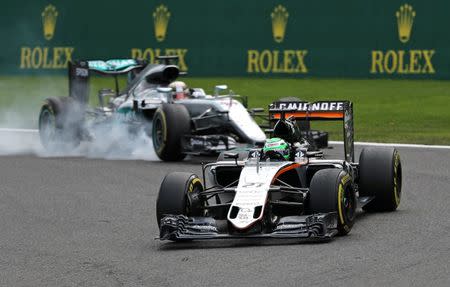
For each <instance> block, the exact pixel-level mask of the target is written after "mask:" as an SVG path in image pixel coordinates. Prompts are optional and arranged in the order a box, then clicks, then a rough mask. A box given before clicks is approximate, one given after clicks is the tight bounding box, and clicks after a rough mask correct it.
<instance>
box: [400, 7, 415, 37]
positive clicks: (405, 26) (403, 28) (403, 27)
mask: <svg viewBox="0 0 450 287" xmlns="http://www.w3.org/2000/svg"><path fill="white" fill-rule="evenodd" d="M395 16H397V25H398V37H399V39H400V42H402V43H406V42H408V41H409V37H411V29H412V26H413V22H414V17H416V11H414V10H413V7H412V6H411V5H408V4H404V5H402V6H400V9H399V10H398V11H397V13H395Z"/></svg>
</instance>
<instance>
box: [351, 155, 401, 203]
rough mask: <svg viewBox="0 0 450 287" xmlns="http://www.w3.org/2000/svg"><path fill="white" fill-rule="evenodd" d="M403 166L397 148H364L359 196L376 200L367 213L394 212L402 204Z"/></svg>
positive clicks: (360, 164) (360, 162)
mask: <svg viewBox="0 0 450 287" xmlns="http://www.w3.org/2000/svg"><path fill="white" fill-rule="evenodd" d="M401 191H402V164H401V160H400V155H399V153H398V151H397V150H396V149H395V148H364V149H363V150H362V152H361V155H360V157H359V194H360V196H374V197H375V198H374V199H373V200H372V201H370V202H369V203H368V204H367V205H365V206H363V210H365V211H394V210H396V209H397V207H398V206H399V204H400V198H401Z"/></svg>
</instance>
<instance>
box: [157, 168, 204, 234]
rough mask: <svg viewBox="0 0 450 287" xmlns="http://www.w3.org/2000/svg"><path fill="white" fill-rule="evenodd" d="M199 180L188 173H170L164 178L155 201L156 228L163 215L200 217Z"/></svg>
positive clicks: (201, 206) (201, 211) (201, 208)
mask: <svg viewBox="0 0 450 287" xmlns="http://www.w3.org/2000/svg"><path fill="white" fill-rule="evenodd" d="M202 191H203V184H202V182H201V180H200V178H199V177H198V176H197V175H195V174H193V173H189V172H172V173H169V174H168V175H166V176H165V177H164V180H163V182H162V183H161V187H160V188H159V193H158V199H157V200H156V220H157V221H158V226H160V224H161V219H162V218H163V217H164V216H165V215H169V214H170V215H186V216H201V215H202V214H203V210H204V209H203V206H204V205H203V201H202V200H201V198H200V193H201V192H202Z"/></svg>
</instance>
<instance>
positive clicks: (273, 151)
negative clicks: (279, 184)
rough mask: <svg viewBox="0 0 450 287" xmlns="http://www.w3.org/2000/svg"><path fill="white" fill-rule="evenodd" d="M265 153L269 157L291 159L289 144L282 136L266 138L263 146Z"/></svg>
mask: <svg viewBox="0 0 450 287" xmlns="http://www.w3.org/2000/svg"><path fill="white" fill-rule="evenodd" d="M263 154H264V155H265V156H266V157H268V158H280V159H281V158H284V159H286V160H288V159H289V156H290V148H289V144H288V143H287V142H285V141H284V140H283V139H281V138H270V139H267V140H266V143H265V144H264V147H263Z"/></svg>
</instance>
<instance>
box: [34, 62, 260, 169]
mask: <svg viewBox="0 0 450 287" xmlns="http://www.w3.org/2000/svg"><path fill="white" fill-rule="evenodd" d="M176 59H177V57H173V56H163V57H159V60H160V61H162V62H164V63H163V64H147V63H146V62H143V61H138V60H134V59H128V60H109V61H106V62H104V61H76V62H71V63H70V64H69V97H59V98H48V99H46V100H45V103H44V105H43V106H42V108H41V112H40V116H39V132H40V137H41V142H42V144H43V146H44V147H46V148H48V149H52V148H60V147H62V146H64V148H73V147H76V146H78V145H79V144H80V142H81V141H91V140H93V139H95V138H98V137H103V136H105V135H104V134H102V133H105V131H108V128H105V126H107V127H108V126H112V125H117V124H120V125H123V126H124V128H125V129H127V130H128V131H129V132H131V133H130V134H136V133H137V131H139V130H142V129H143V130H144V131H145V132H146V133H147V134H148V135H149V136H150V137H152V140H153V146H154V149H155V151H156V154H157V155H158V157H159V158H160V159H162V160H166V161H177V160H182V159H183V158H184V157H185V156H186V154H208V153H216V152H220V151H223V150H228V149H232V148H234V147H235V146H236V142H241V143H246V144H250V145H255V144H258V143H263V142H264V140H265V139H266V136H265V134H264V132H263V131H262V130H261V128H260V127H259V126H258V125H257V124H256V122H255V121H254V119H253V118H252V116H251V115H250V114H249V111H247V109H246V107H245V106H244V105H246V98H244V97H240V96H238V95H233V94H232V93H231V91H230V93H229V94H228V95H219V91H220V90H224V89H227V87H226V86H216V94H215V95H214V96H210V95H206V94H205V92H204V91H203V90H202V89H190V90H189V91H188V94H189V96H188V97H182V98H178V97H176V95H175V92H174V91H173V89H172V88H169V84H170V83H173V82H174V81H175V80H176V79H177V77H178V76H179V74H180V72H179V68H178V66H176V65H172V64H171V62H173V61H175V60H176ZM92 73H96V74H100V75H110V76H113V77H114V78H115V90H111V89H102V90H100V91H99V92H98V102H99V106H98V107H96V108H91V107H90V106H89V101H90V100H89V90H90V87H89V80H90V76H91V74H92ZM119 75H128V78H129V81H128V85H127V87H126V88H125V89H124V90H123V91H120V90H119V85H118V76H119ZM181 92H183V91H181ZM177 93H178V91H177ZM239 100H241V101H242V102H243V103H244V105H243V104H242V103H241V102H240V101H239ZM257 112H258V109H253V110H252V111H250V113H253V114H254V113H257ZM99 126H102V127H103V128H101V129H99V128H97V127H99ZM99 131H100V132H99Z"/></svg>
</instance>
